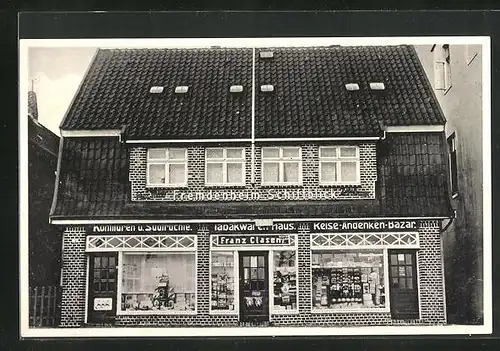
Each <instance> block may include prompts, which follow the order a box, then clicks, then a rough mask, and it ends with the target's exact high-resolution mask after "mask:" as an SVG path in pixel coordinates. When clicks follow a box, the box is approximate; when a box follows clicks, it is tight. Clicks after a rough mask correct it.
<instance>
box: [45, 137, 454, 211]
mask: <svg viewBox="0 0 500 351" xmlns="http://www.w3.org/2000/svg"><path fill="white" fill-rule="evenodd" d="M445 145H446V144H445V140H444V136H443V134H442V133H433V134H427V135H426V134H397V135H392V134H388V136H387V139H386V141H384V142H383V145H381V148H380V150H379V154H380V166H379V177H378V178H379V184H378V188H379V189H378V190H379V194H378V195H377V199H376V200H350V201H307V202H306V201H304V202H245V203H243V202H240V203H234V202H226V203H224V202H210V203H189V204H187V203H166V202H158V201H151V202H132V201H130V199H129V192H130V189H129V181H128V165H127V162H128V159H127V157H128V153H127V149H126V147H125V146H124V145H123V144H120V143H119V141H118V140H117V138H97V139H94V138H65V139H64V146H63V158H62V160H61V161H62V163H61V170H60V179H59V181H60V182H59V189H58V195H57V201H56V206H55V208H54V211H53V213H52V216H51V217H52V218H53V219H61V218H65V219H69V218H71V219H77V218H81V219H127V218H135V219H138V218H149V219H151V218H154V219H164V218H167V219H174V220H175V219H185V218H200V217H205V218H218V219H220V218H252V217H259V218H263V217H273V218H290V217H293V218H297V217H304V218H305V217H309V218H327V217H330V218H340V217H360V216H370V217H384V216H389V217H405V216H428V217H434V216H449V215H450V214H451V213H452V212H451V208H450V204H449V201H448V191H447V187H446V174H447V173H446V159H445V156H444V155H446V153H445V151H444V150H443V148H444V147H445ZM413 152H414V153H415V154H412V153H413Z"/></svg>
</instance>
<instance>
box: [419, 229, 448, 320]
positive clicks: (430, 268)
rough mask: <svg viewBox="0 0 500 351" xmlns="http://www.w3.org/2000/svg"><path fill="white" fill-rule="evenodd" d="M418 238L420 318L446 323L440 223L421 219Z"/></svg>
mask: <svg viewBox="0 0 500 351" xmlns="http://www.w3.org/2000/svg"><path fill="white" fill-rule="evenodd" d="M419 240H420V250H419V251H418V261H417V262H418V271H419V278H420V286H419V289H420V306H421V313H422V315H421V318H422V319H426V320H429V321H432V322H435V323H446V309H445V308H446V307H445V298H444V271H443V265H442V262H443V261H442V259H443V252H442V246H441V234H440V223H439V222H438V221H422V222H421V223H420V227H419Z"/></svg>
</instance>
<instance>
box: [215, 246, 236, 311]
mask: <svg viewBox="0 0 500 351" xmlns="http://www.w3.org/2000/svg"><path fill="white" fill-rule="evenodd" d="M210 306H211V309H212V310H227V311H232V310H234V255H233V253H232V252H229V253H226V252H220V253H218V252H217V253H212V273H211V299H210Z"/></svg>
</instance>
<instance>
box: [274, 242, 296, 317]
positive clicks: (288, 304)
mask: <svg viewBox="0 0 500 351" xmlns="http://www.w3.org/2000/svg"><path fill="white" fill-rule="evenodd" d="M273 257H274V278H273V284H274V285H273V286H274V309H275V310H278V311H279V310H296V309H297V271H296V266H295V263H296V262H295V260H296V252H295V251H275V252H274V253H273Z"/></svg>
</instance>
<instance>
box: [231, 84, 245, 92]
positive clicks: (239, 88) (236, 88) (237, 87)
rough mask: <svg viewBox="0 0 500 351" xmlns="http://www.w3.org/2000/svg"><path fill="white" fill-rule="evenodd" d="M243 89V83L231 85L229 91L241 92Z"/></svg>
mask: <svg viewBox="0 0 500 351" xmlns="http://www.w3.org/2000/svg"><path fill="white" fill-rule="evenodd" d="M242 91H243V85H231V87H230V88H229V92H230V93H241V92H242Z"/></svg>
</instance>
